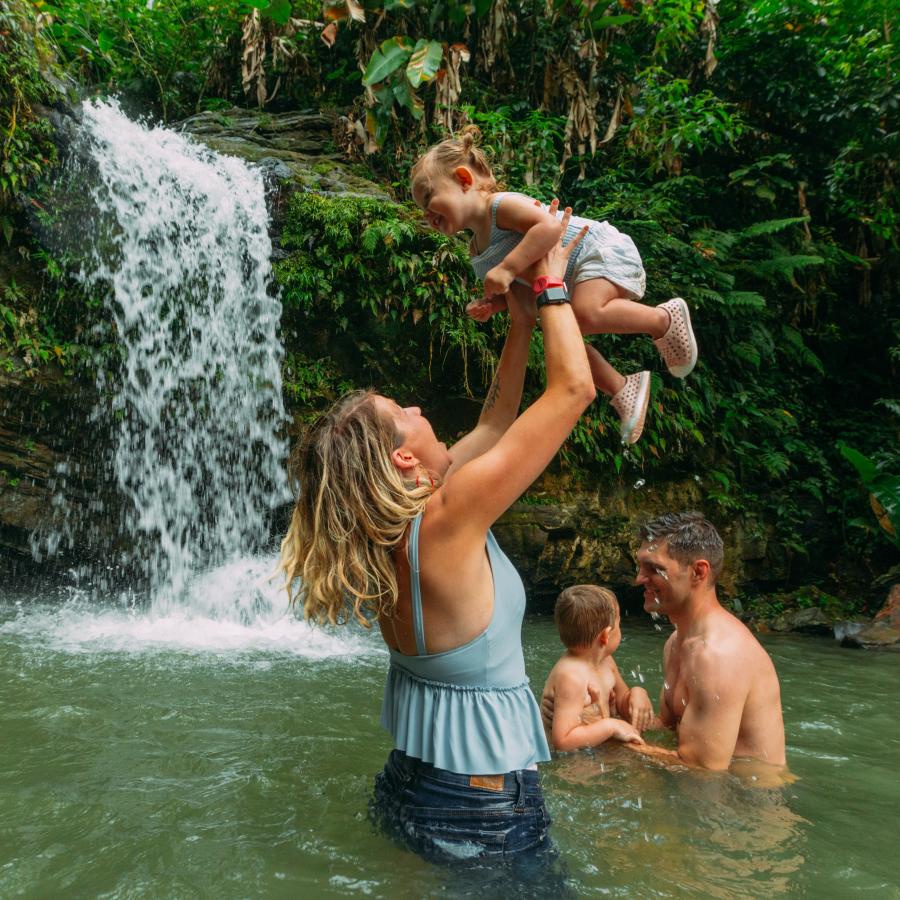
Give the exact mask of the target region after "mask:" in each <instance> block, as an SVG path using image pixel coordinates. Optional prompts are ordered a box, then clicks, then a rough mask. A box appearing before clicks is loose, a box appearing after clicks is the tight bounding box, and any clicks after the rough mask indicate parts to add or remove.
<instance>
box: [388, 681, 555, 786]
mask: <svg viewBox="0 0 900 900" xmlns="http://www.w3.org/2000/svg"><path fill="white" fill-rule="evenodd" d="M381 724H382V725H383V726H384V727H385V728H386V729H387V730H388V731H389V732H390V733H391V735H393V738H394V745H395V746H396V747H397V749H399V750H402V751H403V752H404V753H406V755H407V756H414V757H415V758H416V759H421V760H423V761H424V762H427V763H431V764H432V765H434V766H437V767H438V768H439V769H446V770H447V771H448V772H457V773H459V774H462V775H494V774H500V773H501V772H511V771H513V770H515V769H527V768H528V767H529V766H532V765H534V764H535V763H538V762H545V761H546V760H548V759H550V747H549V746H548V745H547V737H546V735H545V734H544V727H543V725H542V724H541V713H540V710H539V709H538V705H537V702H536V701H535V699H534V694H532V693H531V688H530V687H529V686H528V682H527V681H524V682H522V683H521V684H517V685H514V686H512V687H501V688H487V687H470V686H466V685H455V684H448V683H446V682H441V681H430V680H428V679H425V678H419V677H418V676H416V675H413V674H412V673H410V672H408V671H406V670H405V669H403V668H401V667H400V666H397V665H392V666H391V668H390V670H389V671H388V676H387V685H386V686H385V691H384V703H383V704H382V707H381Z"/></svg>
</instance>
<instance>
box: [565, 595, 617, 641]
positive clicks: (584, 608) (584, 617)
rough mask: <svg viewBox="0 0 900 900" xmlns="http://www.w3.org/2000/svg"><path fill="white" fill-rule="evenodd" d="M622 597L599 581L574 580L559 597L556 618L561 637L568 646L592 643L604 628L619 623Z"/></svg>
mask: <svg viewBox="0 0 900 900" xmlns="http://www.w3.org/2000/svg"><path fill="white" fill-rule="evenodd" d="M618 617H619V601H618V600H617V599H616V595H615V594H614V593H613V592H612V591H611V590H610V589H609V588H605V587H599V586H598V585H596V584H575V585H572V587H568V588H566V589H565V590H564V591H563V592H562V593H561V594H560V595H559V597H557V598H556V606H555V607H554V609H553V621H554V622H556V628H557V630H558V631H559V637H560V640H561V641H562V642H563V644H565V646H566V647H567V648H568V649H569V650H573V649H575V648H577V647H588V646H590V645H591V644H592V643H593V641H594V638H596V637H597V635H598V634H600V632H601V631H603V629H604V628H607V627H611V626H613V625H615V624H616V620H617V619H618Z"/></svg>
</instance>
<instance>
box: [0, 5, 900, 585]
mask: <svg viewBox="0 0 900 900" xmlns="http://www.w3.org/2000/svg"><path fill="white" fill-rule="evenodd" d="M894 7H895V5H894V4H893V3H891V2H890V0H858V2H854V3H849V2H847V0H748V2H747V3H745V4H730V5H728V7H727V8H725V5H724V4H722V5H717V4H716V3H715V2H713V0H653V2H650V0H615V2H612V3H608V4H605V5H604V4H597V3H594V2H587V0H585V2H579V0H549V2H537V0H474V2H465V3H464V2H458V0H437V2H428V3H425V2H423V0H384V2H368V0H364V2H358V0H327V2H326V3H325V4H324V6H323V5H320V4H319V3H312V2H305V0H304V2H292V0H205V2H204V3H202V4H201V3H198V2H195V0H149V2H148V0H79V2H75V0H56V2H54V3H50V2H44V0H30V2H26V0H13V2H6V3H3V4H0V10H3V12H2V14H0V15H2V18H0V26H2V27H0V41H2V42H4V44H3V50H4V53H3V55H2V60H3V61H2V63H0V66H2V67H3V69H2V71H0V76H2V77H0V92H2V93H0V106H2V108H0V126H2V128H3V129H4V130H3V141H4V143H3V156H2V160H3V162H2V165H3V168H2V174H0V215H5V216H6V219H4V220H2V221H3V222H4V223H5V224H4V231H5V232H6V239H7V240H8V241H12V240H13V236H12V228H13V225H14V224H15V222H19V221H21V220H20V219H16V212H15V210H16V208H17V207H16V203H15V202H14V199H15V197H16V196H21V191H22V187H23V185H24V184H25V183H26V182H27V181H28V179H29V178H31V177H33V176H34V175H36V174H37V173H38V172H39V171H40V170H42V169H43V168H44V167H45V166H46V165H47V164H48V163H47V162H46V161H47V160H50V159H52V155H51V152H50V151H49V149H48V148H47V147H46V144H45V142H43V138H42V131H41V128H42V127H43V126H41V125H40V124H39V122H38V121H37V119H36V118H35V117H33V116H30V115H29V113H28V112H27V110H28V109H29V108H30V105H31V104H33V103H40V102H47V100H48V99H49V95H50V93H52V91H51V90H50V89H49V88H48V87H47V81H46V79H45V78H43V77H42V76H41V72H42V70H43V69H45V68H46V66H47V65H48V63H47V61H46V60H47V59H48V56H49V53H50V48H52V51H53V55H55V58H56V60H57V61H58V65H59V67H60V68H61V69H62V70H63V71H64V72H66V73H68V75H69V76H70V77H71V78H72V79H74V80H76V81H77V82H79V83H80V84H81V85H82V86H84V87H90V88H91V89H93V90H104V91H116V92H118V93H119V94H120V95H122V96H124V97H125V99H126V102H131V103H133V104H134V105H135V107H136V108H140V109H142V110H144V111H146V110H148V109H149V110H152V111H153V112H154V114H156V115H158V116H160V117H161V118H163V119H175V118H178V117H182V116H185V115H187V114H189V113H192V112H194V111H196V110H198V109H209V108H212V109H215V108H223V109H224V108H226V107H229V106H231V105H233V104H238V105H262V106H265V107H266V108H267V109H271V110H278V109H282V108H308V107H311V106H317V107H319V108H326V109H333V110H334V111H335V113H336V116H337V117H338V120H339V122H340V123H341V124H340V127H339V128H338V130H337V131H336V135H335V141H336V146H335V150H336V151H341V152H343V153H344V154H345V155H347V156H349V157H350V158H352V159H354V160H355V161H356V162H357V163H358V164H359V165H360V166H365V167H366V169H367V170H368V171H370V172H374V173H375V174H376V175H378V176H379V177H381V178H382V179H383V180H384V181H385V182H386V183H388V184H390V185H391V186H392V188H393V190H394V193H395V195H396V197H397V199H398V200H399V201H401V203H407V206H405V207H404V206H397V205H396V204H386V203H379V202H376V201H368V200H352V199H348V200H334V199H330V198H326V197H320V196H316V195H308V194H299V195H297V196H295V198H294V200H293V201H292V206H291V209H290V211H289V214H288V220H287V225H286V231H285V236H284V241H283V249H284V250H285V251H286V252H287V256H286V257H285V258H284V259H283V260H282V261H281V262H280V263H279V264H278V278H279V281H280V284H281V286H282V291H283V299H284V303H285V330H286V336H287V338H288V356H287V361H286V367H287V368H286V383H287V384H288V386H289V391H290V393H291V396H292V397H293V399H294V402H295V404H296V406H297V407H298V408H299V409H300V411H301V413H303V414H305V413H309V412H312V411H313V410H315V409H316V408H317V407H318V406H320V405H321V404H322V403H323V402H324V401H325V399H326V398H328V397H330V396H332V395H333V394H334V393H336V392H339V391H341V390H342V389H344V388H345V387H346V386H348V385H350V384H361V383H377V384H379V385H381V386H382V387H384V388H385V389H388V390H392V391H394V392H395V393H397V394H398V395H401V396H408V397H419V398H424V399H425V400H426V402H427V399H428V398H429V397H442V398H443V397H451V398H454V402H451V403H450V404H448V405H446V408H448V409H449V410H451V413H448V422H447V423H446V425H447V426H448V427H451V428H452V427H454V426H455V424H456V420H454V418H453V414H454V412H453V411H455V412H458V411H459V407H460V406H469V405H471V404H472V403H473V402H474V401H473V398H475V397H477V396H479V395H480V394H481V393H482V392H483V390H484V388H485V385H486V384H487V381H488V378H489V376H490V373H491V369H492V366H493V364H494V362H495V360H496V353H497V350H498V348H499V344H500V341H501V339H502V331H503V322H502V319H496V320H493V321H492V322H491V323H490V324H489V325H488V326H486V327H485V326H476V325H474V324H473V323H472V322H470V321H468V320H467V319H466V318H465V317H464V316H463V315H462V308H463V306H464V303H465V301H466V300H467V299H469V298H471V297H472V296H473V294H474V293H475V292H476V291H477V285H476V284H475V283H474V280H473V278H472V276H471V275H470V273H469V271H468V268H467V264H466V260H465V256H464V252H463V249H462V246H461V245H460V244H459V243H458V242H456V241H453V240H447V239H445V238H442V237H440V236H439V235H435V234H431V233H428V232H426V231H425V230H424V229H423V227H422V224H421V222H420V221H419V218H418V216H417V214H416V213H415V211H414V210H413V209H412V208H411V206H409V205H408V201H409V197H408V193H407V179H408V171H409V166H410V164H411V162H412V161H413V160H414V159H415V157H416V155H417V154H418V153H419V152H420V151H421V149H422V148H423V147H425V146H427V145H428V144H429V143H430V142H432V141H434V140H436V139H439V138H440V137H441V136H442V135H444V134H446V133H447V131H448V130H453V129H455V128H457V127H458V126H459V125H461V124H462V123H465V122H474V123H476V124H478V125H479V127H480V128H481V130H482V132H483V135H484V139H485V143H486V145H487V146H488V148H489V150H490V151H491V153H492V156H493V159H494V162H495V165H496V167H497V170H498V173H499V174H500V175H501V176H502V177H503V179H504V180H505V182H506V184H507V185H508V186H509V187H510V188H513V189H520V190H524V191H526V192H529V193H531V194H533V195H534V196H537V197H540V198H541V199H549V198H550V197H551V196H553V195H557V196H560V197H561V198H563V199H564V200H566V201H567V202H570V203H571V204H572V205H573V206H575V207H576V209H577V210H578V212H579V213H581V214H583V215H588V216H592V217H596V218H601V219H609V220H611V221H612V222H613V223H614V224H615V225H616V226H617V227H619V228H621V229H622V230H624V231H626V232H627V233H629V234H631V235H632V237H634V239H635V241H636V243H637V244H638V246H639V248H640V249H641V252H642V255H643V256H644V261H645V265H646V268H647V271H648V275H649V279H648V285H649V291H648V297H647V300H648V302H651V303H658V302H660V301H662V300H664V299H667V298H668V297H670V296H673V295H681V296H684V297H685V298H686V299H687V300H688V302H689V303H690V305H691V307H692V309H693V310H694V311H695V319H696V322H697V325H698V330H699V334H700V339H701V342H702V345H701V363H700V365H699V366H698V369H697V371H696V373H695V374H694V375H693V376H691V378H690V379H688V380H687V381H686V382H684V383H681V382H675V381H673V380H672V379H670V378H669V377H668V376H667V375H664V374H660V375H656V376H654V387H653V414H652V416H651V418H650V419H649V420H648V427H647V431H646V437H645V438H644V439H643V440H642V441H641V443H639V444H638V445H637V446H636V447H635V448H633V449H632V450H630V451H628V453H627V454H626V453H625V452H624V451H623V449H622V448H621V446H620V445H619V443H618V441H617V435H616V428H615V422H614V419H613V418H612V417H611V416H610V415H609V413H608V410H607V408H606V407H605V406H604V405H603V404H596V405H595V408H593V409H592V410H591V411H590V412H589V413H588V415H586V416H585V417H584V419H583V421H582V423H581V424H580V426H579V427H578V429H577V430H576V432H575V434H574V435H573V438H572V440H571V441H570V443H569V445H568V446H567V447H566V450H565V453H564V464H565V465H566V466H567V468H568V469H569V470H570V471H572V472H577V473H582V472H592V473H594V474H593V476H592V477H599V478H604V477H628V478H632V477H637V476H638V475H641V477H643V476H644V475H646V474H648V473H650V474H652V473H659V474H663V473H665V474H679V475H696V476H697V477H698V478H699V479H700V480H701V483H702V485H703V488H704V491H705V493H706V495H707V497H708V499H709V501H710V502H712V503H715V504H718V506H719V507H720V510H724V511H726V512H728V513H730V514H735V513H739V512H742V511H748V512H753V513H758V514H761V515H763V517H764V518H765V519H766V521H768V522H770V523H771V526H772V529H773V536H774V538H775V539H776V541H777V542H779V544H780V545H781V546H782V547H784V548H785V552H786V553H787V554H789V555H792V556H794V557H795V559H796V561H797V566H798V567H799V568H802V567H803V565H804V560H807V559H810V558H814V557H819V558H821V557H822V556H826V557H828V556H833V555H834V552H835V551H834V547H835V546H838V545H840V546H843V547H845V548H851V549H850V552H848V553H846V557H847V558H856V559H859V560H862V561H863V562H864V564H865V566H870V567H871V568H872V569H875V570H879V569H880V570H883V569H884V568H886V567H887V566H888V565H889V564H890V559H891V556H890V554H892V553H895V551H894V550H893V549H892V547H891V542H890V538H889V535H888V534H887V532H886V531H882V530H880V529H878V528H877V527H873V525H874V519H872V517H871V512H870V511H869V509H868V494H869V493H870V492H871V493H872V494H873V495H874V496H875V497H876V498H879V497H881V495H882V493H883V489H884V486H885V485H886V484H894V485H895V483H896V476H897V475H898V473H900V458H898V454H897V452H896V451H895V450H894V449H892V448H896V446H897V436H898V421H897V415H898V412H900V402H898V399H897V395H896V387H895V385H896V383H897V366H898V362H900V310H898V306H897V302H896V297H897V287H898V262H900V243H898V242H900V227H898V220H897V216H898V213H897V210H898V209H900V189H898V181H900V179H898V174H897V160H898V159H900V125H898V108H900V103H898V99H897V98H898V96H900V91H898V77H897V72H898V69H900V58H898V57H900V53H898V49H897V45H896V43H895V39H894V37H893V35H894V32H895V31H896V26H897V23H896V21H895V19H896V10H895V8H894ZM7 51H8V52H7ZM6 85H9V86H8V87H7V86H6ZM23 116H24V117H23ZM25 121H27V122H29V123H30V124H29V125H28V126H23V124H22V123H23V122H25ZM13 174H14V180H13ZM3 178H5V179H6V180H5V181H4V180H2V179H3ZM14 220H15V222H14ZM23 240H24V239H23ZM26 250H27V248H26ZM28 252H30V251H28ZM50 282H51V283H53V284H56V283H57V282H58V279H57V280H56V281H54V280H53V279H50ZM12 296H14V292H13V294H10V293H9V292H7V297H12ZM14 299H15V298H14ZM4 303H5V306H4V307H3V309H2V310H0V312H2V315H3V317H4V321H6V322H7V325H5V326H4V325H3V324H2V322H0V334H3V335H4V340H5V341H6V342H7V345H8V346H12V345H14V344H15V342H16V341H19V340H26V338H25V337H23V334H26V333H27V335H29V336H30V337H29V338H28V339H31V338H34V339H35V340H38V343H39V344H40V340H39V338H38V337H37V335H38V333H39V332H41V329H43V332H41V333H45V334H50V332H51V331H52V329H53V328H56V329H57V330H58V331H59V332H60V334H61V335H62V336H61V337H59V338H57V336H56V333H54V335H53V341H52V343H50V342H49V341H48V340H45V341H44V342H43V344H42V346H44V347H45V348H46V347H51V348H52V347H55V346H61V345H62V343H63V340H62V338H63V337H66V338H67V339H69V338H71V337H72V335H71V334H68V335H65V334H63V332H65V330H66V328H65V324H64V321H63V320H61V319H60V318H59V317H60V315H62V313H61V312H60V304H59V303H57V304H56V305H55V306H53V305H52V304H49V303H48V304H46V305H45V307H43V308H42V309H41V310H40V311H39V313H40V315H39V318H38V319H37V320H35V321H33V322H31V321H30V320H29V321H28V323H26V324H27V328H25V325H24V324H23V320H22V319H21V314H22V311H23V309H24V306H23V304H24V301H21V302H20V301H16V302H13V300H10V299H7V300H6V301H4ZM13 319H15V322H16V323H18V324H16V325H15V328H14V327H13V325H12V324H9V323H11V322H12V321H13ZM65 321H66V322H67V321H70V320H69V319H65ZM4 328H5V330H2V329H4ZM23 328H24V329H25V330H24V331H23ZM15 329H18V330H15ZM598 343H599V345H600V346H601V347H602V349H603V350H604V352H605V353H606V354H607V355H608V356H609V357H610V358H611V360H612V361H613V363H614V364H616V365H617V366H619V367H621V368H623V369H625V370H626V371H633V370H636V369H637V368H639V367H644V366H650V367H652V368H654V370H655V371H656V372H660V367H659V363H658V361H657V360H656V358H655V355H654V351H653V348H652V346H651V345H650V343H649V341H647V340H646V339H642V338H636V337H614V336H609V337H604V338H602V339H598ZM66 352H67V355H68V356H69V357H71V356H72V355H73V352H74V351H72V352H70V351H69V350H68V349H67V351H66ZM52 356H55V353H53V351H52V350H51V357H52ZM538 358H539V357H538V354H537V353H535V365H534V366H533V367H532V369H531V374H530V378H529V390H531V391H532V392H533V391H535V390H537V389H539V386H540V380H541V370H540V366H539V365H538V364H537V359H538ZM839 441H845V442H846V443H847V444H848V445H849V446H851V447H853V448H858V449H857V451H856V452H857V454H858V456H853V455H852V454H850V455H849V456H845V455H844V454H842V453H841V452H840V451H839V449H838V442H839ZM860 458H864V459H867V460H869V461H870V465H871V466H872V467H874V469H873V468H867V467H866V466H865V465H863V467H862V468H860V465H861V463H860ZM848 460H849V461H848ZM851 463H853V465H851ZM853 466H855V467H856V468H855V469H854V467H853ZM857 470H858V471H859V472H860V474H861V476H862V478H863V480H864V481H865V482H866V484H867V485H868V488H867V489H866V488H864V487H863V485H862V484H861V482H860V480H859V479H858V478H857V476H856V471H857ZM873 472H875V473H877V474H875V475H873ZM611 473H615V476H613V475H612V474H611ZM892 479H893V480H892ZM878 502H879V503H880V504H881V508H882V510H883V511H884V512H885V515H886V516H887V519H888V520H889V521H893V520H892V519H891V513H890V510H891V509H894V508H895V507H893V506H891V504H890V502H886V501H885V500H884V499H879V500H878ZM812 521H815V522H817V523H819V524H818V525H817V526H816V527H815V528H811V527H810V525H809V523H810V522H812ZM822 523H825V524H824V526H823V525H822ZM856 526H859V527H856Z"/></svg>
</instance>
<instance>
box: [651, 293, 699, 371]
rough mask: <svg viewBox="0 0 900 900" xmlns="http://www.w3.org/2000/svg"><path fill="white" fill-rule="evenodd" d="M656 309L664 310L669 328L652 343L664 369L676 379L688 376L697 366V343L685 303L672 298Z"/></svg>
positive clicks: (679, 299) (679, 298) (677, 298)
mask: <svg viewBox="0 0 900 900" xmlns="http://www.w3.org/2000/svg"><path fill="white" fill-rule="evenodd" d="M657 309H664V310H665V311H666V312H667V313H668V314H669V319H670V322H669V328H668V330H667V331H666V333H665V334H664V335H663V336H662V337H661V338H657V340H655V341H654V342H653V343H654V344H656V349H657V350H659V355H660V356H661V357H662V358H663V362H664V363H665V364H666V368H667V369H668V370H669V371H670V372H671V373H672V374H673V375H674V376H675V377H676V378H684V377H685V376H687V375H690V373H691V371H692V370H693V368H694V366H695V365H696V364H697V341H696V340H695V339H694V329H693V328H691V314H690V312H688V306H687V303H685V302H684V300H682V299H681V297H673V298H672V299H671V300H667V301H666V302H665V303H660V305H659V306H658V307H657Z"/></svg>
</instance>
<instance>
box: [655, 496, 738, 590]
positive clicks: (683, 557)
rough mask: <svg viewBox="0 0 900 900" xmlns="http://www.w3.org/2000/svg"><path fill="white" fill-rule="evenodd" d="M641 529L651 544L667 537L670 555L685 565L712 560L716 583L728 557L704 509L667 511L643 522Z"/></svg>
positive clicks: (710, 566)
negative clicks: (696, 510)
mask: <svg viewBox="0 0 900 900" xmlns="http://www.w3.org/2000/svg"><path fill="white" fill-rule="evenodd" d="M639 533H640V537H641V540H642V541H646V542H647V543H648V544H659V543H661V542H662V541H665V542H666V547H667V550H668V552H669V556H671V557H672V558H673V559H676V560H678V562H680V563H681V564H682V565H690V564H691V563H692V562H696V561H697V560H698V559H705V560H706V561H707V562H708V563H709V568H710V572H711V574H712V580H713V583H715V582H716V581H718V579H719V575H720V574H721V573H722V563H723V562H724V559H725V547H724V544H723V543H722V537H721V535H720V534H719V532H718V531H716V527H715V525H713V524H712V522H710V521H709V520H708V519H707V518H706V517H705V516H704V515H703V514H702V513H698V512H694V511H690V512H679V513H666V514H665V515H662V516H657V517H656V518H655V519H651V520H650V521H649V522H646V523H645V524H643V525H642V526H641V528H640V532H639Z"/></svg>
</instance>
